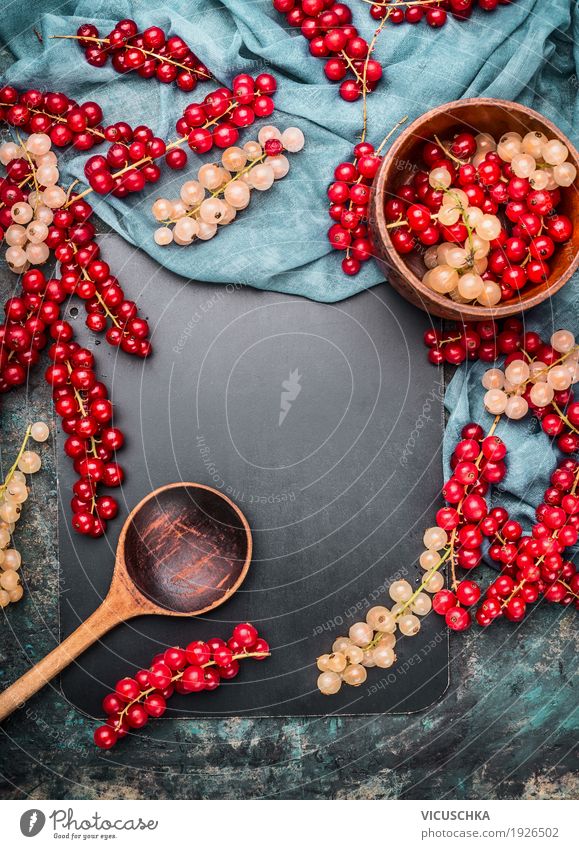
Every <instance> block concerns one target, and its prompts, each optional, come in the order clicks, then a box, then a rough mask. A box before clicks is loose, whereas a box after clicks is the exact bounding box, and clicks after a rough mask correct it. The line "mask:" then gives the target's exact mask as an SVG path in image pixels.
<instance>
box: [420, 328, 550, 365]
mask: <svg viewBox="0 0 579 849" xmlns="http://www.w3.org/2000/svg"><path fill="white" fill-rule="evenodd" d="M536 335H537V334H535V333H525V332H524V330H523V322H522V321H521V320H520V319H518V318H507V319H505V320H504V321H503V322H495V321H493V320H492V319H488V320H485V321H477V322H474V323H472V324H470V323H468V322H465V323H464V324H459V323H458V322H450V323H449V325H448V326H447V327H446V329H445V330H443V331H441V330H437V329H436V328H433V327H432V328H429V329H428V330H427V331H426V332H425V334H424V344H425V345H426V347H427V348H428V349H429V351H428V361H429V362H431V363H432V364H433V365H441V364H442V363H449V365H455V366H456V365H460V363H463V362H464V361H465V360H466V359H468V360H481V361H482V362H485V363H491V362H494V361H495V360H496V359H497V357H499V356H500V355H501V354H504V355H506V356H509V354H513V353H514V352H516V351H518V350H520V349H521V348H524V349H525V350H526V349H527V348H528V346H529V345H530V346H531V347H532V346H533V343H534V341H535V337H536Z"/></svg>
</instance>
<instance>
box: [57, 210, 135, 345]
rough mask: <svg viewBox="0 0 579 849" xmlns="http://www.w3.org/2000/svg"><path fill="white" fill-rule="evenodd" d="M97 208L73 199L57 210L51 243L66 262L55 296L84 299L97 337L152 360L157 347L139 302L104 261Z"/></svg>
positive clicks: (61, 299) (89, 321)
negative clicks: (130, 297)
mask: <svg viewBox="0 0 579 849" xmlns="http://www.w3.org/2000/svg"><path fill="white" fill-rule="evenodd" d="M92 214H93V209H92V207H91V206H90V204H88V203H87V202H86V201H85V200H83V199H75V198H74V196H73V197H72V198H71V201H70V203H69V205H67V207H66V208H63V209H57V210H55V211H54V218H53V221H52V225H51V226H50V227H49V229H48V237H47V240H46V243H47V245H48V247H49V248H51V249H52V250H53V251H54V256H55V258H56V259H57V260H58V262H59V263H60V275H61V279H60V287H59V288H58V291H57V285H56V284H57V283H58V281H52V284H53V290H54V292H53V297H54V298H55V300H56V301H57V303H61V302H62V301H63V300H64V299H65V298H66V297H67V296H68V295H78V297H79V298H81V299H82V300H83V301H84V304H85V309H86V312H87V314H88V315H87V319H86V325H87V327H88V328H90V330H92V331H93V332H95V333H102V332H103V331H106V333H105V339H106V340H107V342H108V343H109V344H110V345H113V346H114V347H120V348H121V349H122V350H123V351H125V352H126V353H127V354H135V355H136V356H138V357H147V356H148V355H149V354H150V353H151V343H150V341H149V340H148V339H147V336H148V334H149V325H148V323H147V321H146V320H145V319H144V318H141V317H140V316H139V315H138V310H137V305H136V304H135V303H134V301H129V300H127V299H126V298H125V296H124V292H123V290H122V288H121V286H120V284H119V281H118V280H117V278H116V277H113V276H112V275H111V272H110V267H109V265H108V263H106V262H105V261H104V260H103V259H101V258H100V247H99V246H98V244H97V243H96V242H95V241H94V236H95V228H94V225H93V224H92V223H91V222H90V220H89V219H90V217H91V216H92Z"/></svg>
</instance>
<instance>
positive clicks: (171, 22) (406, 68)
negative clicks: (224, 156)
mask: <svg viewBox="0 0 579 849" xmlns="http://www.w3.org/2000/svg"><path fill="white" fill-rule="evenodd" d="M349 5H350V7H351V8H352V10H353V14H354V23H355V25H356V26H357V27H358V28H359V30H360V32H361V33H362V34H363V35H364V36H365V37H366V38H368V39H370V38H371V35H372V32H373V29H374V28H375V25H376V24H375V22H374V21H373V20H372V19H371V18H370V14H369V6H368V5H367V4H366V3H363V2H361V0H349ZM572 7H573V8H574V10H575V20H574V22H573V24H574V26H575V35H576V37H575V45H576V47H575V49H576V50H577V51H579V15H578V14H577V4H576V2H575V0H549V2H548V3H547V2H545V0H518V1H517V2H516V3H513V4H511V5H509V6H504V7H500V8H499V9H498V10H497V11H495V12H493V13H486V12H481V11H477V12H476V13H474V14H473V16H472V18H471V19H470V20H469V21H466V22H460V21H456V20H455V19H454V18H452V17H450V18H449V22H448V23H447V24H446V26H444V27H442V28H441V29H440V30H433V29H432V28H431V27H429V26H427V25H426V24H425V23H422V24H420V25H418V26H412V25H403V26H398V27H397V26H394V25H387V26H386V28H385V29H384V31H383V32H382V33H381V35H380V37H379V40H378V44H377V48H376V54H375V55H376V57H377V58H378V59H379V60H380V61H381V63H382V65H383V67H384V77H383V79H382V81H381V83H380V85H379V87H378V89H377V90H376V91H375V92H373V93H372V94H371V95H370V96H369V98H368V116H369V136H368V137H369V140H371V141H374V142H375V143H378V142H379V141H380V140H381V139H382V138H383V137H384V135H385V134H386V133H387V132H388V130H389V129H390V128H391V127H393V126H394V125H395V124H396V122H397V121H398V120H399V119H400V118H401V117H402V116H404V115H408V116H409V118H410V119H414V118H416V117H418V116H419V115H420V114H422V113H423V112H425V111H426V110H427V109H429V108H431V107H433V106H437V105H439V104H441V103H444V102H445V101H449V100H455V99H457V98H460V97H463V96H465V97H472V96H483V95H484V96H492V97H499V98H505V99H507V100H515V99H516V100H520V101H522V102H524V103H526V104H529V105H533V106H535V107H536V108H538V109H539V110H540V111H542V112H544V113H545V114H546V115H547V116H548V117H550V118H552V119H553V120H554V121H555V122H556V123H557V124H559V126H561V128H562V129H563V130H564V131H569V129H570V123H571V121H572V119H573V117H574V114H575V116H576V114H577V113H576V110H577V108H578V107H577V77H573V74H574V72H575V67H574V62H573V57H572V53H571V44H572V41H571V37H572V29H571V27H572V23H571V8H572ZM41 12H44V13H45V14H41ZM123 17H132V18H134V19H135V20H136V21H137V23H138V24H139V26H140V27H142V28H144V27H146V26H148V25H150V24H152V23H155V24H158V25H160V26H162V27H163V28H164V29H165V30H166V31H168V32H171V33H178V34H180V35H181V36H183V38H185V40H186V41H187V42H188V44H189V45H190V46H191V48H192V49H193V50H194V51H195V52H196V53H197V54H198V55H199V56H200V58H201V59H202V60H203V61H204V62H206V64H207V65H208V67H209V68H210V69H211V70H212V72H213V73H214V75H215V76H216V78H217V79H218V80H219V81H220V82H221V83H224V84H228V83H230V81H231V79H232V77H233V76H234V75H235V74H236V73H239V72H241V71H247V72H249V73H252V74H257V73H259V72H260V71H264V70H271V71H272V72H273V73H274V74H275V76H276V77H277V79H278V81H279V90H278V92H277V94H276V98H275V101H276V112H275V113H274V115H273V116H272V117H271V118H270V119H267V120H266V121H263V122H260V123H271V122H275V123H276V124H278V125H279V126H280V127H282V128H283V127H286V126H291V125H297V126H299V127H301V128H302V130H303V131H304V133H305V136H306V148H305V150H304V151H302V152H301V153H300V154H295V155H293V156H291V170H290V173H289V174H288V175H287V177H286V178H285V179H284V180H283V181H281V182H280V183H278V184H277V185H275V186H274V187H273V188H272V189H271V190H270V191H268V192H266V193H264V194H263V195H260V194H258V193H254V197H253V199H252V201H251V204H250V207H249V208H248V209H247V210H245V211H244V212H242V213H240V214H239V216H238V218H237V220H236V221H235V223H234V224H233V226H231V227H227V228H224V230H222V231H221V232H220V233H219V234H218V235H217V236H216V237H215V239H214V240H212V241H211V242H208V243H203V244H202V243H196V244H194V245H193V246H191V247H188V248H183V247H179V246H176V245H172V246H170V247H168V248H159V247H157V246H156V245H155V244H154V242H153V238H152V234H153V229H154V226H155V223H154V221H153V219H152V217H151V214H150V207H151V203H152V201H153V200H154V199H155V198H156V197H158V196H159V195H164V196H173V197H175V196H177V194H178V187H179V186H180V184H181V183H182V182H183V180H184V178H185V176H184V175H185V173H189V174H195V173H196V171H197V168H198V166H199V165H200V164H201V163H202V162H204V161H208V160H209V161H211V156H212V155H211V154H207V155H205V156H204V157H202V158H198V157H195V156H194V155H193V154H190V161H189V165H188V168H187V170H186V172H171V171H170V170H169V169H167V168H164V169H163V174H164V176H163V178H162V179H161V181H160V182H159V183H157V184H156V185H154V186H149V187H148V188H147V189H146V190H145V191H144V192H141V193H139V194H138V195H134V196H133V197H129V198H128V199H126V200H122V201H120V200H117V199H115V198H107V199H106V200H105V199H103V198H100V199H99V198H97V197H96V196H95V195H94V194H93V195H92V202H93V203H94V204H95V207H96V210H97V212H98V215H99V216H100V217H101V218H102V219H104V220H105V221H106V222H108V223H109V224H110V225H112V226H113V227H114V228H115V229H116V230H118V232H119V233H121V235H122V236H123V237H124V238H125V239H127V240H128V241H129V242H131V243H132V244H134V245H137V246H138V247H140V248H142V249H143V250H145V251H147V252H148V253H150V254H151V255H152V256H154V257H155V259H157V260H158V261H159V262H161V263H163V265H165V266H166V267H168V268H170V269H171V270H173V271H175V272H177V273H179V274H182V275H183V276H185V277H188V278H193V279H197V280H204V281H210V282H221V283H227V282H243V283H248V284H251V285H253V286H256V287H258V288H260V289H273V290H277V291H281V292H290V293H292V294H300V295H305V296H307V297H309V298H313V299H314V300H318V301H338V300H341V299H342V298H345V297H347V296H349V295H352V294H355V293H356V292H358V291H360V290H361V289H363V288H366V287H368V286H371V285H374V284H375V283H378V282H379V281H380V279H381V274H380V272H379V270H378V269H377V267H376V266H375V265H374V263H366V264H365V266H364V269H363V271H362V272H361V273H360V274H359V275H358V276H356V277H353V278H349V277H346V276H345V275H344V274H343V273H342V271H341V269H340V260H341V255H340V254H338V253H336V252H332V251H331V250H330V247H329V244H328V241H327V238H326V231H327V229H328V227H329V225H330V224H331V223H332V222H331V221H330V220H329V218H328V213H327V209H328V201H327V198H326V189H327V185H328V183H329V182H330V180H331V179H332V173H333V168H334V166H335V164H336V163H337V162H339V161H340V159H341V158H348V157H349V155H350V154H351V150H352V140H353V139H355V138H356V135H357V134H358V133H359V132H360V129H361V121H362V119H361V116H362V104H361V101H358V102H357V103H350V104H349V103H345V102H344V101H342V100H341V99H340V98H339V96H338V90H337V86H336V85H335V84H333V83H329V82H328V81H327V80H326V78H325V76H324V71H323V65H324V63H323V61H321V60H316V59H315V58H313V57H311V56H310V55H309V51H308V43H307V41H306V39H304V38H303V37H302V36H301V34H300V33H299V31H297V30H295V29H292V28H290V27H288V26H287V24H286V21H285V18H284V17H283V16H281V15H279V14H277V13H276V12H275V11H274V9H273V7H272V3H271V0H224V1H223V2H219V3H218V2H215V0H199V2H193V3H192V2H191V0H171V2H170V3H169V2H167V3H163V4H160V3H159V2H158V0H138V2H129V0H78V2H73V0H68V2H62V0H43V2H42V3H39V4H34V3H32V4H31V3H30V2H28V1H27V0H12V2H10V3H9V4H6V7H5V8H4V9H3V12H2V16H0V36H2V37H3V41H4V42H5V43H6V44H7V45H8V47H9V49H10V50H12V51H13V53H14V54H15V56H16V58H17V59H18V61H17V62H15V64H14V65H13V66H12V67H11V68H10V70H9V73H8V74H7V79H8V80H9V81H10V82H13V83H15V84H20V85H34V86H38V87H39V88H42V89H52V90H57V91H58V90H60V91H64V92H65V93H67V94H68V95H70V96H72V97H74V98H76V99H77V100H80V101H82V100H89V99H95V100H97V101H98V102H99V103H100V104H101V105H102V106H103V109H104V113H105V120H106V121H107V122H113V121H118V120H121V119H126V120H128V121H129V123H131V124H133V125H136V124H138V123H140V122H145V123H147V124H149V125H151V126H152V128H153V129H154V130H155V132H156V133H157V134H158V135H160V136H162V137H164V138H173V137H174V133H175V120H176V119H177V118H178V117H179V116H180V114H181V112H182V109H183V107H184V106H185V105H186V104H187V103H189V102H191V101H192V100H197V99H201V98H202V97H203V96H204V94H206V93H207V92H208V91H210V90H211V87H212V84H211V83H204V84H202V85H200V86H199V87H198V88H197V90H196V91H195V92H193V93H191V94H187V93H184V92H180V91H178V90H177V89H176V87H175V86H166V85H162V84H160V83H157V82H156V81H155V80H142V79H141V78H139V77H138V76H137V75H135V74H129V75H127V76H123V75H120V74H117V73H116V72H115V71H114V70H113V68H112V66H111V64H110V63H109V64H108V65H107V66H106V67H104V68H93V67H91V66H90V65H88V64H87V62H86V61H85V59H84V55H83V52H82V51H81V49H80V48H79V47H78V45H76V44H75V43H71V42H68V41H51V40H50V36H51V35H57V34H74V33H75V32H76V29H77V27H78V25H79V24H80V23H83V22H85V21H93V22H95V23H96V24H97V26H98V27H99V30H100V31H101V32H102V33H103V34H107V33H108V32H109V30H110V29H111V28H112V26H113V24H114V22H116V21H117V20H119V19H121V18H123ZM34 28H37V29H38V30H39V31H40V32H41V34H42V38H43V42H42V44H41V43H40V42H39V40H38V39H37V37H36V36H35V35H34V32H33V29H34ZM259 126H260V124H257V125H254V126H253V127H250V128H248V129H247V130H245V132H244V134H243V139H245V140H248V139H250V138H255V136H256V133H257V129H258V127H259ZM213 155H214V154H213ZM86 158H87V155H86V154H83V155H80V154H79V155H75V154H73V155H72V156H71V158H69V159H68V160H67V166H66V168H64V169H62V170H63V171H64V176H65V179H69V178H72V177H80V178H82V177H83V163H84V161H85V160H86Z"/></svg>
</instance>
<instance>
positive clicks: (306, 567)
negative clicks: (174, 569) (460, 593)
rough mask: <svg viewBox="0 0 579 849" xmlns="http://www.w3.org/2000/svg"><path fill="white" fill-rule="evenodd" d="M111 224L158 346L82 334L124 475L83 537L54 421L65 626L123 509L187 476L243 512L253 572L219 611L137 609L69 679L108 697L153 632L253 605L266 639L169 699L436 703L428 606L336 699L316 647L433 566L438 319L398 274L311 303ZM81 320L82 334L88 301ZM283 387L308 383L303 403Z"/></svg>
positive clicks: (436, 638)
mask: <svg viewBox="0 0 579 849" xmlns="http://www.w3.org/2000/svg"><path fill="white" fill-rule="evenodd" d="M103 241H104V245H103V254H104V256H105V257H106V259H107V261H109V263H110V265H111V267H112V268H113V269H115V271H116V272H117V274H118V276H119V278H120V279H121V280H122V282H123V284H124V285H125V288H126V290H127V292H128V293H129V296H130V297H133V298H134V299H136V300H138V302H139V303H140V304H141V305H142V308H143V311H144V314H145V315H148V317H149V318H150V321H151V326H152V330H153V337H152V339H153V344H154V346H155V353H154V356H153V357H152V358H151V359H150V360H149V361H147V362H146V363H143V362H142V361H139V360H136V359H134V358H131V357H128V356H126V355H124V354H118V353H116V352H115V351H113V350H112V349H111V348H110V347H109V346H108V345H107V344H106V343H104V342H101V343H98V344H96V345H95V342H94V339H91V341H90V342H87V344H88V345H89V346H90V347H91V348H92V349H93V350H94V352H95V355H96V357H97V362H98V370H99V372H100V374H102V375H103V379H104V380H105V381H106V383H107V385H108V386H109V388H110V389H111V395H112V398H113V401H114V403H115V405H116V407H115V410H116V420H115V423H116V424H118V425H119V426H120V427H121V428H123V430H124V431H125V433H126V434H127V444H126V446H125V448H123V450H122V452H121V453H120V454H119V461H120V462H121V463H122V464H123V465H124V467H125V468H126V470H127V480H126V483H125V485H124V486H123V489H122V493H121V498H122V516H121V517H119V518H118V519H117V520H115V521H114V522H112V523H111V524H110V532H109V534H108V536H107V538H105V539H101V540H98V541H97V540H86V539H84V538H82V537H80V536H78V535H77V534H75V533H74V532H73V531H71V530H70V529H69V518H70V511H69V507H68V501H69V498H70V486H71V484H72V482H73V480H74V477H73V475H74V473H73V472H72V469H71V464H70V463H69V462H68V461H67V460H65V459H64V458H63V455H62V442H63V435H62V434H60V435H59V442H60V446H59V454H60V460H59V464H60V468H59V477H60V493H61V500H62V502H63V503H62V504H61V515H60V521H59V547H60V568H61V597H60V612H61V637H62V638H64V637H66V636H67V635H68V634H70V633H71V631H73V630H74V628H76V627H77V625H78V624H79V623H80V622H81V621H82V620H83V619H85V618H86V617H87V616H88V615H89V614H90V613H91V612H92V611H93V610H94V609H95V608H96V607H97V606H98V603H99V601H100V600H101V599H102V598H103V597H104V595H105V594H106V591H107V588H108V585H109V582H110V577H111V573H112V567H113V562H114V554H113V552H114V548H115V546H116V540H117V537H118V534H119V531H120V528H121V526H122V522H123V520H124V517H125V516H126V515H127V512H128V511H129V510H130V509H131V508H132V507H133V506H134V505H135V504H136V503H137V502H138V501H139V500H140V499H141V498H142V497H143V496H144V495H146V494H147V493H148V492H149V491H150V490H151V489H153V488H154V487H157V486H160V485H162V484H165V483H170V482H173V481H178V480H186V481H198V482H200V483H204V484H208V485H210V486H214V487H216V488H218V489H222V491H223V492H225V493H226V494H228V495H229V496H230V497H231V498H232V499H233V500H234V501H235V502H236V503H237V504H238V505H239V506H240V507H241V509H242V510H243V511H244V512H245V514H246V516H247V518H248V520H249V523H250V525H251V528H252V531H253V535H254V557H253V562H252V565H251V568H250V570H249V573H248V576H247V578H246V580H245V583H244V584H243V585H242V587H241V589H240V590H239V591H238V592H237V593H236V594H235V595H234V596H233V598H232V599H230V600H229V601H228V602H227V603H226V604H225V605H224V606H222V607H221V608H218V609H217V610H215V611H213V613H212V614H210V615H206V616H203V617H200V618H196V619H170V618H163V617H141V618H140V619H136V620H133V621H132V622H130V623H127V624H125V625H122V626H120V627H119V628H117V629H116V630H115V631H114V632H113V633H111V634H109V635H107V636H105V637H104V639H103V640H102V641H100V643H98V644H97V645H95V646H93V647H92V648H91V649H90V650H89V651H87V652H86V653H85V654H84V655H83V656H82V657H81V658H79V660H78V661H77V662H76V663H75V664H73V665H72V666H71V667H70V668H69V669H68V670H67V671H66V672H65V673H64V674H63V676H62V689H63V692H64V694H65V695H66V697H67V698H68V699H69V700H70V702H71V703H72V704H74V705H76V706H77V707H78V708H80V709H81V710H83V711H85V712H87V713H89V714H92V715H98V714H99V713H100V701H101V699H102V696H103V693H104V691H105V690H106V689H107V688H108V687H110V686H111V685H113V684H114V682H115V681H116V680H117V679H118V678H119V677H122V676H123V675H126V674H128V673H130V672H131V671H135V669H136V668H139V667H140V666H142V665H147V664H148V663H149V662H150V659H151V657H152V656H153V655H154V654H155V653H156V652H157V651H158V650H159V647H160V646H167V645H175V644H181V645H184V644H186V643H187V642H189V641H191V640H193V639H204V638H208V637H210V636H214V635H217V636H222V637H225V638H226V637H227V636H228V635H229V634H230V632H231V628H232V624H233V623H235V622H238V621H244V620H249V621H252V622H254V623H255V624H256V625H257V626H258V627H259V628H260V630H262V631H263V634H264V636H266V638H267V639H269V641H270V642H271V644H272V646H273V649H274V653H273V656H272V657H271V658H270V659H269V660H267V661H266V662H264V663H257V662H245V663H244V664H243V668H242V670H241V672H240V674H239V676H238V678H237V679H235V680H234V681H232V682H230V683H227V684H225V685H223V686H222V687H220V688H219V689H218V690H217V691H215V692H212V693H202V694H199V695H192V696H188V697H182V696H179V697H175V698H174V699H172V700H171V703H172V709H173V710H174V712H175V713H176V714H177V715H183V716H189V715H205V716H209V715H224V714H225V715H239V714H254V715H263V716H268V715H279V716H284V715H319V714H326V713H332V712H333V713H337V714H371V713H383V712H385V711H395V712H406V711H416V710H420V709H423V708H425V707H426V706H428V705H430V704H432V703H433V702H435V701H436V700H437V699H438V698H439V697H440V696H441V695H442V693H443V692H444V691H445V689H446V687H447V684H448V671H447V669H448V668H447V661H448V646H447V639H446V636H445V631H444V628H443V627H442V620H441V619H440V617H437V616H434V615H431V616H428V617H427V618H426V619H425V620H423V628H422V630H421V632H420V634H419V635H418V636H417V637H415V638H413V639H403V640H401V641H399V645H398V662H397V666H396V667H395V668H393V669H390V670H378V669H372V670H369V675H368V680H367V682H366V684H365V685H363V686H362V687H360V688H357V689H355V688H351V687H343V688H342V692H341V693H340V694H339V695H337V696H334V697H332V698H327V697H323V696H321V695H320V694H319V693H318V692H317V690H316V687H315V681H316V675H317V672H316V669H315V666H314V665H313V664H314V662H315V658H316V656H317V655H318V654H322V653H323V652H325V651H329V650H330V647H331V643H332V641H333V640H334V639H335V638H336V637H337V636H338V635H340V634H343V633H346V632H347V629H348V627H349V625H350V624H352V623H353V622H354V621H357V620H358V619H360V618H363V616H364V611H365V610H366V608H367V606H368V604H372V603H382V604H386V605H389V604H390V603H391V602H390V599H389V597H388V595H387V586H388V584H389V583H390V581H391V580H392V579H393V577H394V576H395V575H398V574H399V575H400V576H401V577H402V576H406V577H408V579H409V580H410V581H411V582H413V583H414V584H417V583H418V579H419V574H421V570H420V569H419V568H417V566H416V563H417V558H418V555H419V553H420V551H421V537H422V533H423V531H424V528H425V527H426V526H428V525H429V524H432V519H433V516H434V511H435V508H436V505H437V497H438V493H439V489H440V485H441V461H440V445H441V437H442V420H443V413H442V402H441V396H442V387H441V384H440V375H439V374H438V373H437V370H436V369H434V368H432V367H431V366H429V365H428V364H427V363H426V358H425V355H424V348H423V345H422V333H423V331H424V329H425V328H426V326H427V323H428V319H427V317H426V316H425V315H423V314H421V313H419V312H418V311H416V310H415V309H414V308H412V307H410V306H409V305H408V304H406V303H405V302H404V301H403V300H401V299H400V298H399V297H398V296H397V295H396V293H395V292H393V291H391V290H390V289H389V288H388V287H387V286H386V285H384V286H379V287H377V288H374V289H372V290H369V291H367V292H364V293H362V294H360V295H357V296H356V297H354V298H351V299H349V300H347V301H341V302H339V303H336V304H317V303H313V302H310V301H308V300H305V299H302V298H296V297H291V296H287V295H280V294H275V293H268V292H260V291H256V290H253V289H250V288H241V287H240V288H236V287H232V286H229V287H219V286H214V285H203V284H198V283H192V282H190V281H186V280H184V279H182V278H179V277H176V276H174V275H172V274H170V273H168V272H167V271H166V270H164V269H163V268H161V267H159V266H158V265H157V264H156V263H155V262H154V261H152V260H151V259H149V258H148V257H147V256H146V255H144V254H142V253H140V252H137V251H135V252H133V253H131V252H130V251H129V249H128V247H127V245H126V243H124V242H123V241H122V240H121V239H120V238H118V237H117V236H114V235H111V236H107V237H106V238H105V239H104V240H103ZM183 250H186V248H184V249H183ZM189 250H190V254H191V259H192V263H194V258H195V249H194V248H191V249H189ZM192 273H193V266H192ZM335 285H336V288H338V287H339V285H340V284H339V282H336V284H335ZM73 312H74V308H73ZM71 320H72V321H74V322H75V326H76V327H77V331H78V333H79V336H80V337H81V338H82V339H83V341H85V340H88V339H89V337H90V334H89V333H88V331H86V328H83V321H84V310H82V309H81V310H80V311H79V312H78V314H77V315H76V317H74V316H73V317H71ZM292 375H293V376H292ZM285 381H287V382H289V386H287V385H286V386H285V387H284V386H283V385H282V384H283V382H285ZM298 385H299V393H298V391H297V387H298ZM282 393H287V394H286V395H285V397H286V398H290V397H292V398H294V396H295V398H294V400H293V401H292V402H291V404H289V405H286V404H285V403H283V404H282ZM284 410H285V415H284ZM117 492H118V491H117ZM361 611H362V612H361ZM394 678H396V683H393V681H394Z"/></svg>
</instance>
